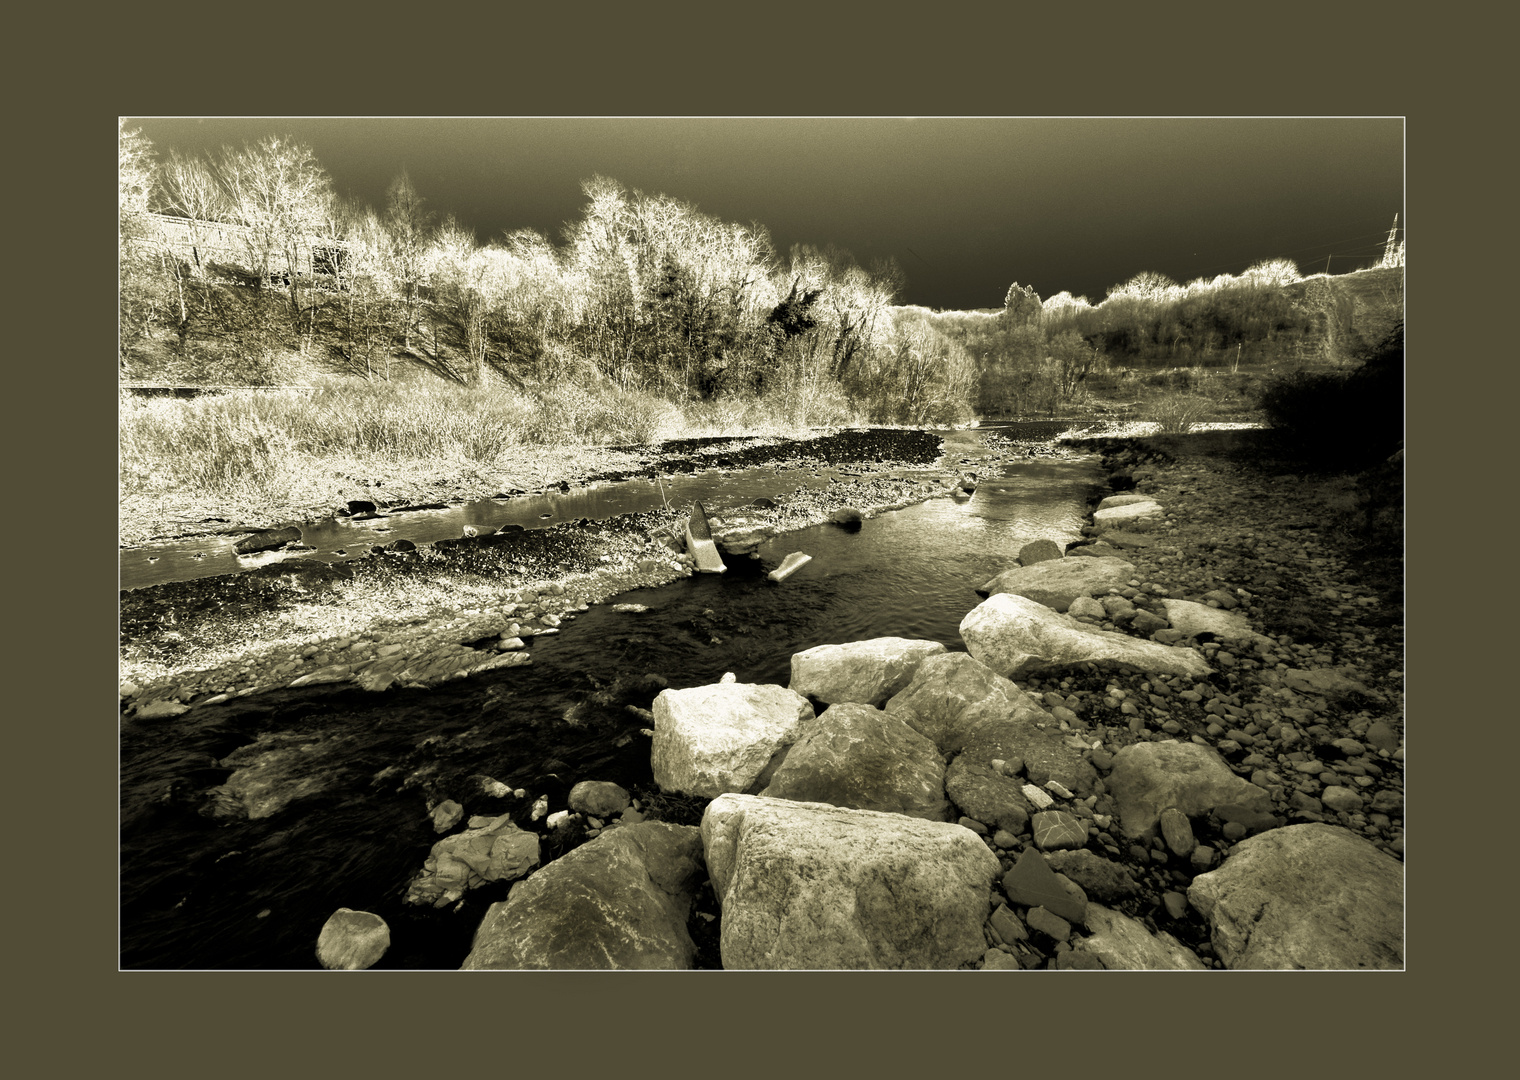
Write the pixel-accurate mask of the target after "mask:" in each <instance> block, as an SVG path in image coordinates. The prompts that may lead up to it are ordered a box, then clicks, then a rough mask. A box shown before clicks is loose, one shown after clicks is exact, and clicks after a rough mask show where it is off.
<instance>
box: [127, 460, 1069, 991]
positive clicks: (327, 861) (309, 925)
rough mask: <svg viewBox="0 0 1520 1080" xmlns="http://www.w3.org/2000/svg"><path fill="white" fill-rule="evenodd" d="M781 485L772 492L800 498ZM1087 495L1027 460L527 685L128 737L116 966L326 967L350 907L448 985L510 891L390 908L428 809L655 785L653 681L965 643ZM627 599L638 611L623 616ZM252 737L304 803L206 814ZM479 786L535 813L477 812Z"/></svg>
mask: <svg viewBox="0 0 1520 1080" xmlns="http://www.w3.org/2000/svg"><path fill="white" fill-rule="evenodd" d="M782 480H783V483H782V484H781V485H780V486H779V487H778V490H790V489H791V488H795V487H796V486H797V484H798V483H799V482H802V481H801V479H800V478H799V477H798V476H797V475H796V474H793V475H792V476H790V477H783V478H782ZM1098 480H1099V473H1098V468H1097V464H1096V461H1095V460H1094V459H1055V460H1046V459H1040V460H1034V461H1030V462H1028V463H1019V464H1014V465H1010V466H1008V467H1007V475H1006V476H1004V477H998V478H993V477H986V478H984V479H983V483H982V485H981V487H979V488H978V490H977V492H976V495H975V497H974V498H972V499H971V500H970V501H967V502H954V501H951V500H949V499H943V498H942V499H935V500H932V501H930V502H928V503H924V504H921V505H918V506H914V507H910V508H908V509H905V510H901V511H896V512H892V513H887V514H883V515H881V516H880V517H878V518H875V519H873V520H870V521H867V522H865V523H864V525H863V527H862V528H861V529H860V530H859V531H857V532H849V531H846V530H844V529H841V528H839V527H837V526H832V525H826V526H820V527H816V528H811V529H806V530H803V531H801V532H798V533H792V534H789V535H787V536H784V537H781V538H778V539H777V540H774V541H772V542H770V543H768V544H767V545H765V546H764V547H762V548H761V549H760V551H759V556H760V557H759V558H758V559H749V558H745V557H738V558H734V557H730V558H729V560H728V562H729V566H730V569H729V571H728V573H726V574H723V575H721V576H720V575H697V576H695V577H693V578H690V579H683V580H680V581H676V582H673V583H672V584H670V585H666V586H663V587H660V588H655V589H644V590H637V591H634V592H631V593H627V594H624V595H622V596H619V597H617V598H616V599H615V601H609V602H608V603H607V604H605V605H597V606H594V607H592V608H591V609H590V610H588V611H586V612H584V613H581V614H580V615H578V616H577V617H576V618H575V619H573V620H566V622H565V623H564V625H563V626H562V627H561V632H560V633H559V634H557V635H553V636H548V637H542V638H539V639H537V640H536V641H535V642H534V643H533V649H532V655H533V662H532V665H531V666H530V667H526V668H514V669H507V670H505V671H502V672H500V673H490V674H487V675H485V676H480V677H476V678H473V679H465V680H460V681H457V682H453V683H448V684H445V685H444V686H443V687H441V688H438V689H434V690H431V691H423V690H390V691H386V692H385V693H383V694H372V693H367V692H364V691H361V690H356V689H350V688H338V689H334V688H331V687H326V688H323V687H315V688H307V689H303V690H285V691H278V692H275V693H271V694H265V695H258V696H257V697H254V698H248V699H243V700H240V701H236V702H233V703H228V704H226V705H221V706H211V707H206V708H200V709H195V710H193V711H191V712H190V713H187V714H185V715H184V716H182V717H179V718H176V719H175V720H172V721H146V722H140V723H139V722H135V721H127V722H125V723H124V725H123V728H122V738H121V769H122V779H121V799H122V811H121V814H122V818H121V948H122V953H121V961H120V962H121V966H122V967H124V968H179V967H192V968H311V967H315V966H317V964H316V958H315V947H316V940H317V935H318V933H319V931H320V930H321V927H322V924H323V923H324V922H325V921H326V919H327V917H328V916H329V915H331V914H332V913H333V912H334V911H335V910H337V909H338V908H339V907H350V908H354V909H358V910H366V911H372V912H375V913H376V914H378V915H380V916H381V917H383V918H384V919H385V920H386V921H387V922H388V923H389V924H390V926H391V939H392V945H391V949H390V952H389V953H387V955H386V956H385V958H384V959H383V960H382V961H381V962H380V964H379V965H377V966H378V967H382V968H457V967H458V966H459V964H460V963H461V962H462V961H463V959H464V957H465V954H466V953H467V952H468V950H469V944H470V940H471V938H472V937H473V934H474V931H475V928H476V927H477V926H478V925H479V922H480V919H481V917H482V916H483V914H484V912H485V909H486V907H487V906H488V905H489V904H490V903H492V902H494V901H496V900H500V899H503V898H504V897H505V895H506V892H507V889H508V886H507V885H506V884H495V885H489V886H487V887H485V888H482V889H479V890H476V891H474V892H472V893H469V894H467V896H466V899H465V901H464V904H463V907H462V908H461V909H459V910H443V911H437V910H433V909H431V908H415V907H408V906H407V905H404V904H403V903H402V902H401V897H402V895H403V894H404V892H405V890H406V885H407V883H408V882H409V881H410V879H411V878H412V877H413V876H414V875H415V874H416V873H417V872H418V871H419V870H420V869H421V867H422V864H423V861H424V860H425V859H426V857H427V855H428V851H429V849H430V848H431V846H432V844H433V843H434V842H435V841H436V840H437V839H438V836H437V834H435V833H434V832H433V829H432V824H431V822H430V821H429V819H428V817H427V804H428V801H429V800H430V799H431V800H438V799H443V798H453V799H456V800H458V801H459V802H461V803H462V804H463V805H464V807H465V810H466V813H467V814H470V815H473V814H500V813H512V814H513V816H514V819H515V820H517V821H518V823H519V824H522V825H524V826H525V827H532V826H531V824H530V822H529V820H528V813H529V806H530V805H531V803H532V801H533V800H534V799H535V798H537V797H538V796H540V795H547V796H548V798H549V804H550V810H551V811H554V810H560V809H564V808H565V798H566V795H567V793H568V791H569V788H570V787H571V786H572V785H573V784H575V783H576V782H578V781H580V780H611V781H614V782H617V783H620V784H622V785H623V786H624V787H627V788H629V789H630V790H633V791H634V792H635V794H638V793H639V792H653V791H654V787H653V779H652V776H651V773H650V766H649V739H648V737H647V736H645V735H643V734H641V732H640V729H641V728H642V727H644V726H645V721H644V720H642V719H640V718H639V717H638V716H636V715H634V714H632V713H630V712H628V711H627V710H626V709H625V706H626V705H630V704H631V705H636V706H638V707H640V708H648V707H649V705H650V703H651V701H652V698H653V696H654V693H655V688H654V687H653V686H652V685H650V684H648V683H647V682H644V681H643V679H644V677H645V676H647V675H650V674H654V675H658V676H661V677H663V678H664V679H665V680H667V681H668V682H669V684H670V685H671V686H675V687H687V686H697V685H701V684H704V683H709V682H715V681H717V680H718V679H719V678H721V677H722V675H723V674H724V673H725V672H730V671H731V672H733V673H735V675H737V676H738V678H739V680H740V681H741V682H773V683H780V684H782V685H785V684H786V683H787V682H788V681H789V679H790V659H791V655H792V653H794V652H797V651H800V650H802V649H807V648H811V647H813V646H815V645H822V644H828V643H835V642H845V641H854V640H861V639H865V638H871V637H879V636H886V635H893V636H901V637H917V638H929V639H933V640H937V641H942V642H944V643H945V644H946V645H948V646H950V647H951V648H963V647H964V646H963V644H962V642H961V640H960V636H959V633H958V631H957V627H958V626H959V624H960V621H961V619H962V618H964V616H965V614H966V613H967V612H968V611H969V610H971V608H973V607H975V606H976V604H977V603H978V602H979V598H978V597H977V596H976V594H975V591H974V590H975V589H976V587H977V586H978V585H981V584H982V583H983V582H985V581H986V580H987V579H988V578H991V577H992V576H994V575H995V574H996V573H998V572H999V571H1001V570H1003V569H1006V568H1007V567H1008V566H1010V565H1012V563H1013V559H1014V557H1015V556H1016V555H1017V553H1018V550H1019V548H1020V547H1021V546H1022V545H1023V544H1025V543H1027V542H1028V541H1030V540H1034V539H1040V538H1049V539H1053V540H1056V541H1058V542H1067V541H1070V540H1073V539H1076V538H1077V537H1078V536H1079V535H1080V529H1081V526H1082V525H1083V524H1084V522H1085V520H1086V518H1085V514H1086V500H1087V496H1088V495H1089V493H1090V491H1091V489H1092V487H1093V485H1095V484H1096V483H1097V482H1098ZM570 516H590V515H585V513H584V511H583V510H581V511H577V512H575V513H572V514H571V515H570ZM457 534H458V533H457V529H455V530H454V531H453V535H457ZM793 551H801V552H805V553H807V554H809V555H811V556H812V557H813V559H812V561H811V562H809V563H808V564H807V565H805V566H803V567H802V568H801V569H800V570H798V571H797V572H796V573H795V574H793V575H792V576H791V577H790V578H788V579H787V580H786V581H785V582H783V583H780V584H777V583H774V582H771V581H769V580H767V579H766V577H765V574H766V572H768V571H769V570H771V569H774V568H775V566H776V565H777V564H778V563H779V562H780V561H781V560H782V559H783V558H784V557H785V556H786V555H787V554H788V553H790V552H793ZM614 602H618V603H639V604H644V605H647V606H648V609H649V610H648V611H645V612H638V613H634V612H617V611H614V610H613V608H612V603H614ZM256 740H261V741H262V742H264V743H269V744H270V745H271V746H273V745H276V743H277V741H280V740H285V741H280V742H278V745H282V746H285V747H286V748H287V749H288V750H290V751H291V752H290V753H289V754H287V755H286V757H287V758H289V759H291V760H292V761H293V762H294V765H293V767H292V769H291V770H290V773H289V775H290V778H291V779H290V781H289V782H295V783H299V784H301V787H300V788H299V789H298V790H300V791H301V792H302V794H300V796H299V797H296V798H294V799H292V800H291V801H290V802H289V803H288V804H287V805H285V806H284V807H283V808H282V809H279V810H277V811H276V812H274V813H273V814H271V815H270V816H268V817H265V818H261V819H258V820H233V821H223V820H216V819H213V818H211V817H209V816H206V815H205V814H203V813H202V812H201V811H202V809H203V808H204V806H205V792H206V791H207V790H208V789H210V788H212V787H215V786H216V785H218V784H220V783H222V782H223V781H224V780H225V779H226V777H227V776H228V775H229V773H230V771H231V770H230V769H229V768H227V767H220V766H218V765H217V762H218V761H219V760H220V759H223V758H225V757H226V756H227V755H228V754H231V753H232V752H233V751H235V750H238V749H239V748H240V747H247V746H249V744H252V743H255V741H256ZM243 752H244V753H247V752H248V751H246V750H245V751H243ZM482 777H488V778H491V779H494V780H499V781H502V782H504V783H506V784H507V785H508V786H510V787H513V788H523V789H526V792H527V797H526V798H524V799H521V800H519V799H515V798H512V797H508V798H505V799H496V798H491V797H488V796H486V795H484V794H482V792H481V782H482V781H481V778H482ZM539 825H540V826H541V825H542V823H539ZM544 849H545V857H546V861H547V858H548V857H550V856H552V855H554V854H557V852H556V851H555V850H554V847H553V841H552V839H550V838H546V839H545V842H544Z"/></svg>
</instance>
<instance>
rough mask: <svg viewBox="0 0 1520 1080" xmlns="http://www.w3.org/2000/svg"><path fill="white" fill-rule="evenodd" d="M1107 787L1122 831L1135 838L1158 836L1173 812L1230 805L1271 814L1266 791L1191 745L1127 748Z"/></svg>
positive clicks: (1210, 751) (1190, 812)
mask: <svg viewBox="0 0 1520 1080" xmlns="http://www.w3.org/2000/svg"><path fill="white" fill-rule="evenodd" d="M1107 784H1108V793H1109V794H1110V795H1111V796H1112V797H1113V800H1114V804H1115V806H1116V807H1117V808H1118V812H1119V824H1120V827H1121V828H1122V829H1123V830H1124V833H1125V835H1126V836H1129V837H1132V838H1141V837H1145V838H1149V837H1151V836H1154V835H1155V831H1156V826H1157V824H1158V823H1159V822H1160V820H1161V814H1162V812H1163V811H1164V810H1166V809H1167V808H1169V807H1175V808H1176V809H1177V810H1178V811H1180V812H1181V813H1183V814H1186V815H1187V816H1188V817H1201V816H1203V815H1204V814H1207V813H1208V812H1209V811H1210V810H1212V809H1214V808H1215V807H1216V806H1226V805H1232V806H1237V807H1241V808H1243V809H1245V810H1247V811H1251V812H1254V813H1260V814H1267V813H1270V812H1271V810H1272V798H1271V796H1270V795H1268V794H1267V793H1266V791H1264V790H1263V789H1262V788H1259V787H1257V786H1256V785H1255V784H1252V783H1251V782H1250V781H1248V780H1245V779H1244V778H1242V777H1239V776H1236V775H1235V773H1234V772H1232V771H1231V770H1230V766H1229V765H1227V764H1226V763H1225V760H1224V758H1222V757H1220V756H1219V754H1218V752H1217V751H1215V750H1213V749H1212V748H1210V747H1207V746H1199V745H1198V744H1197V743H1192V742H1185V743H1183V742H1145V743H1135V744H1134V745H1132V746H1126V747H1124V748H1123V749H1121V750H1119V751H1118V753H1116V754H1114V766H1113V769H1112V771H1111V772H1110V773H1109V774H1108V780H1107Z"/></svg>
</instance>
